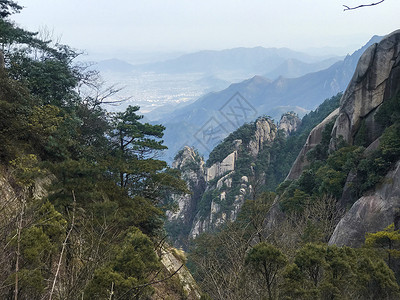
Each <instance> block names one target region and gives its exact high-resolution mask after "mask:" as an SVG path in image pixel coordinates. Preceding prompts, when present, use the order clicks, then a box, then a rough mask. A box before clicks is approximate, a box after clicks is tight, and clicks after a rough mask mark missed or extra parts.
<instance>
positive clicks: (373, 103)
mask: <svg viewBox="0 0 400 300" xmlns="http://www.w3.org/2000/svg"><path fill="white" fill-rule="evenodd" d="M399 91H400V30H398V31H395V32H393V33H392V34H390V35H388V36H386V37H385V38H384V39H383V40H382V41H381V42H380V43H379V44H374V45H372V46H371V47H370V48H368V49H367V51H365V53H364V54H363V55H362V56H361V58H360V61H359V63H358V66H357V69H356V72H355V74H354V76H353V79H352V81H351V82H350V84H349V86H348V88H347V90H346V92H345V93H344V95H343V98H342V99H341V106H340V110H339V116H338V118H337V120H336V122H335V125H334V127H333V130H332V139H331V142H330V147H331V149H335V148H336V147H337V146H338V142H340V141H341V140H344V141H345V142H347V143H349V144H355V141H356V138H357V136H358V135H360V132H361V130H363V131H364V132H365V134H364V136H365V137H364V138H365V141H364V142H365V145H367V146H368V147H367V148H366V151H365V153H366V154H365V155H367V154H368V153H369V152H372V151H374V150H376V149H378V147H379V144H380V135H381V134H382V131H383V129H384V128H382V126H381V124H379V123H378V122H377V120H376V116H377V114H378V112H379V111H380V109H382V107H383V105H384V104H385V103H387V102H388V101H390V100H391V99H393V98H394V97H395V96H396V95H398V93H399ZM397 101H398V100H397ZM397 121H398V120H397ZM363 127H364V128H363ZM398 159H399V158H398ZM399 178H400V161H398V162H397V164H395V167H394V168H393V169H392V170H391V171H390V172H389V173H388V174H387V175H386V176H385V178H384V179H383V180H382V181H381V184H379V185H378V186H377V187H376V188H375V189H374V190H370V191H369V192H368V193H365V194H364V195H363V196H362V197H361V198H359V199H358V200H357V199H356V200H357V201H356V202H355V203H354V204H353V205H352V207H351V208H350V210H349V211H348V212H347V213H346V215H345V216H344V217H343V218H342V220H341V221H340V222H339V224H338V225H337V227H336V229H335V231H334V233H333V235H332V237H331V239H330V241H329V243H330V244H337V245H340V246H342V245H348V246H356V247H357V246H360V245H361V244H362V243H363V242H364V239H365V234H366V233H367V232H376V231H380V230H383V229H384V228H385V227H387V226H388V225H390V224H391V223H393V222H396V220H397V219H398V217H399V208H400V181H399ZM353 180H354V174H349V176H348V178H347V182H346V187H347V186H351V182H352V181H353ZM346 187H345V190H344V193H343V197H342V199H340V202H342V203H348V202H349V200H348V199H343V198H345V197H346V198H347V195H346V192H347V188H346Z"/></svg>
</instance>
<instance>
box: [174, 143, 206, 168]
mask: <svg viewBox="0 0 400 300" xmlns="http://www.w3.org/2000/svg"><path fill="white" fill-rule="evenodd" d="M192 163H197V164H199V167H200V166H201V167H203V165H204V160H203V159H202V158H201V157H200V155H199V154H198V153H197V152H196V150H195V149H194V148H191V147H189V146H185V147H184V148H183V149H182V150H181V151H179V152H178V154H177V155H176V156H175V160H174V161H173V163H172V167H173V168H174V169H178V170H182V169H184V167H185V166H187V165H189V164H192Z"/></svg>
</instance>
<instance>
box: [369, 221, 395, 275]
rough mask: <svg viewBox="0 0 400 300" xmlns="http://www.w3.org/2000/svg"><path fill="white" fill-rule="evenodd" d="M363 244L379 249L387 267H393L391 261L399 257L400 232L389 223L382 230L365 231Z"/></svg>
mask: <svg viewBox="0 0 400 300" xmlns="http://www.w3.org/2000/svg"><path fill="white" fill-rule="evenodd" d="M365 245H366V246H367V247H370V248H376V249H379V250H380V251H381V252H383V255H382V256H383V257H385V259H386V260H387V263H388V265H389V267H393V261H394V260H396V259H398V258H399V257H400V232H399V230H395V229H394V224H393V223H392V224H390V225H389V226H388V227H386V228H385V229H384V230H383V231H378V232H375V233H367V235H366V237H365Z"/></svg>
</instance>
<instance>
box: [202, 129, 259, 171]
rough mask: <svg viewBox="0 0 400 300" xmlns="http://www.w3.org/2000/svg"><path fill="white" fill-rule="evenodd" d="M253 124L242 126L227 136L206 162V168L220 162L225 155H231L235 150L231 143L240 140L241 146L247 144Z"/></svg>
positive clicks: (252, 132)
mask: <svg viewBox="0 0 400 300" xmlns="http://www.w3.org/2000/svg"><path fill="white" fill-rule="evenodd" d="M254 130H255V122H254V123H250V124H244V125H242V126H241V127H239V128H238V129H237V130H235V131H234V132H232V133H231V134H229V135H228V136H227V137H226V138H225V139H224V140H223V141H222V142H221V143H220V144H218V145H217V146H216V147H215V148H214V149H213V151H211V153H210V156H209V158H208V160H207V163H206V166H207V167H211V166H212V165H213V164H214V163H216V162H221V161H222V160H223V159H224V158H225V157H226V155H227V154H229V153H232V152H233V151H234V150H235V145H234V144H233V141H235V140H242V142H243V144H246V145H247V144H248V143H249V142H250V139H251V137H252V136H253V134H254Z"/></svg>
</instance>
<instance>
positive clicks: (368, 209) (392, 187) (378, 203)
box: [329, 161, 400, 247]
mask: <svg viewBox="0 0 400 300" xmlns="http://www.w3.org/2000/svg"><path fill="white" fill-rule="evenodd" d="M399 216H400V161H399V162H398V163H397V164H396V168H395V169H394V170H393V171H391V172H389V173H388V174H387V175H386V177H385V179H384V180H383V184H381V186H380V187H378V188H377V189H376V190H375V191H374V192H373V193H371V194H370V195H367V196H363V197H361V198H360V199H358V200H357V201H356V202H355V203H354V204H353V206H352V207H351V209H350V210H349V211H348V212H347V213H346V215H345V216H344V217H343V218H342V219H341V220H340V222H339V224H338V225H337V226H336V228H335V231H334V232H333V234H332V237H331V238H330V241H329V244H331V245H332V244H335V245H338V246H351V247H359V246H360V245H362V244H363V243H364V241H365V234H366V233H367V232H376V231H379V230H383V229H384V228H385V227H387V226H388V225H390V224H391V223H393V222H394V221H395V220H396V218H398V217H399Z"/></svg>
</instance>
